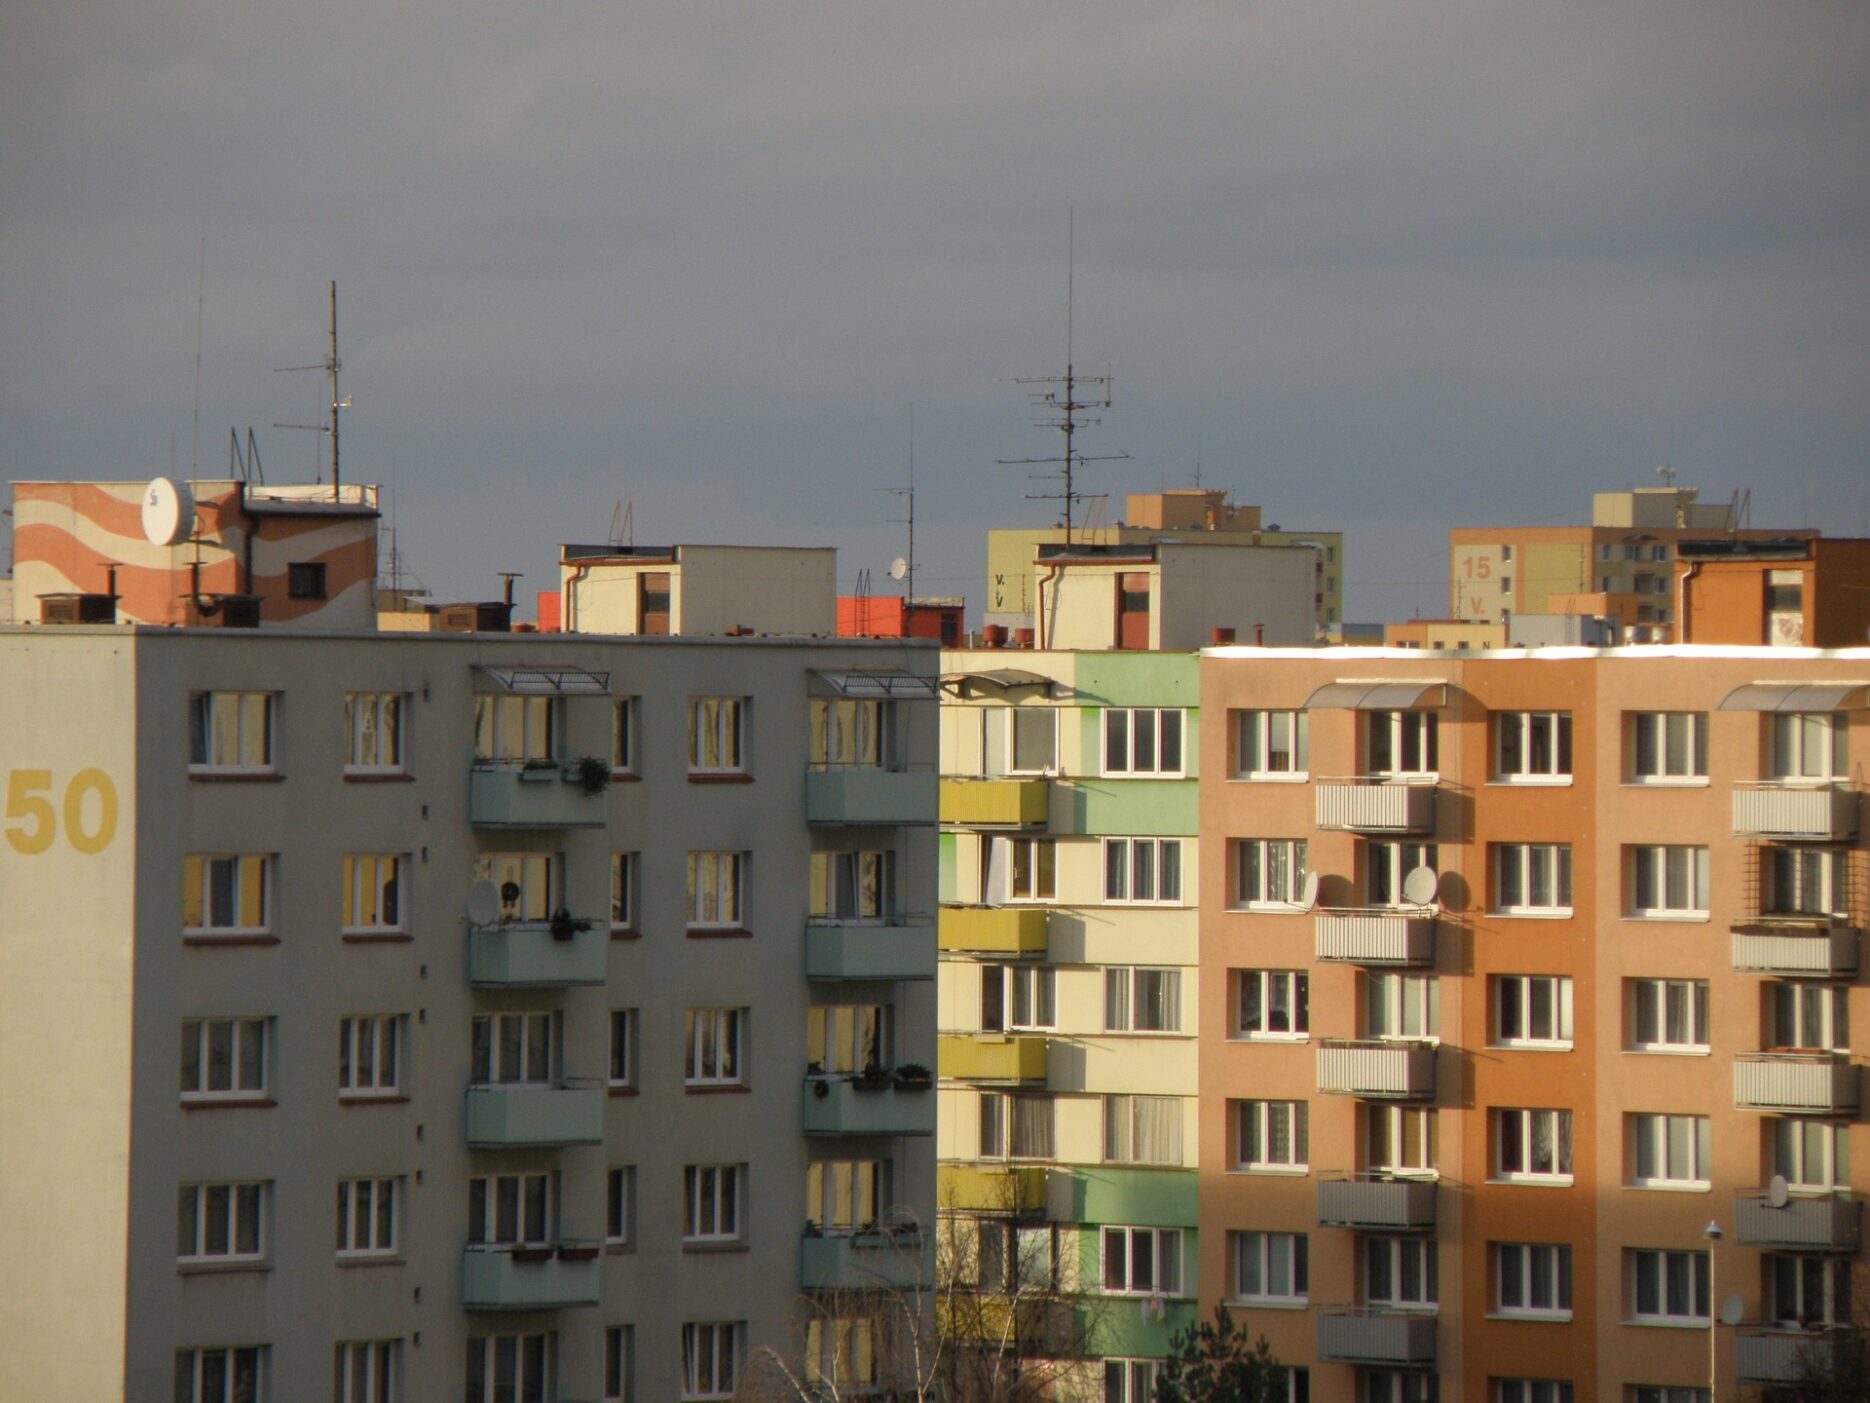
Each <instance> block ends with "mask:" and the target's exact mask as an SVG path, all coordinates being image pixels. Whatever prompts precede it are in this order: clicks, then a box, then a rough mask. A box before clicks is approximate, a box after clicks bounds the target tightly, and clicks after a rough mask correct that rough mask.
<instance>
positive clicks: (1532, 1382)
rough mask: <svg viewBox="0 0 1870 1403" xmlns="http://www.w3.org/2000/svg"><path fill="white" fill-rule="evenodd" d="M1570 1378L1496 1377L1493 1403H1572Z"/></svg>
mask: <svg viewBox="0 0 1870 1403" xmlns="http://www.w3.org/2000/svg"><path fill="white" fill-rule="evenodd" d="M1572 1398H1573V1393H1572V1387H1571V1380H1570V1379H1495V1380H1494V1384H1493V1403H1572Z"/></svg>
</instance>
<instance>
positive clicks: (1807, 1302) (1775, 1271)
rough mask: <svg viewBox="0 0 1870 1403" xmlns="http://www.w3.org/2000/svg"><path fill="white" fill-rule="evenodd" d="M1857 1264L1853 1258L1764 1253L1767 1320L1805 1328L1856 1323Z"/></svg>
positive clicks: (1763, 1272) (1784, 1325)
mask: <svg viewBox="0 0 1870 1403" xmlns="http://www.w3.org/2000/svg"><path fill="white" fill-rule="evenodd" d="M1855 1265H1856V1263H1855V1261H1854V1260H1853V1258H1852V1257H1844V1256H1822V1257H1821V1256H1813V1255H1809V1254H1806V1253H1802V1252H1800V1253H1794V1252H1767V1253H1765V1254H1764V1255H1763V1256H1762V1258H1761V1260H1760V1266H1761V1268H1762V1269H1763V1270H1762V1275H1763V1276H1764V1277H1765V1278H1766V1293H1765V1294H1766V1300H1765V1303H1764V1304H1765V1311H1764V1312H1763V1313H1764V1315H1765V1317H1766V1319H1767V1321H1768V1322H1770V1323H1771V1324H1773V1325H1776V1326H1779V1327H1781V1328H1785V1327H1787V1326H1791V1327H1793V1328H1796V1329H1802V1330H1809V1329H1811V1328H1812V1327H1814V1326H1821V1327H1823V1328H1825V1329H1828V1330H1835V1329H1838V1328H1840V1327H1844V1326H1849V1325H1851V1324H1853V1323H1854V1322H1853V1321H1852V1319H1851V1289H1850V1288H1851V1277H1852V1274H1853V1273H1852V1268H1853V1267H1854V1266H1855ZM1787 1297H1789V1298H1790V1299H1785V1298H1787Z"/></svg>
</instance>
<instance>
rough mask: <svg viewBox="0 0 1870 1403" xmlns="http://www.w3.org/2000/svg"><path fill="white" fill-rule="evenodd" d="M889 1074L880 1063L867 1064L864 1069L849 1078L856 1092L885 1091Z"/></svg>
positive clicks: (888, 1083) (888, 1081)
mask: <svg viewBox="0 0 1870 1403" xmlns="http://www.w3.org/2000/svg"><path fill="white" fill-rule="evenodd" d="M889 1085H890V1074H889V1073H888V1072H887V1071H886V1070H884V1068H883V1066H882V1065H881V1064H880V1063H876V1062H869V1063H866V1064H865V1065H864V1069H863V1070H862V1071H861V1072H859V1073H857V1074H856V1075H855V1076H854V1077H852V1078H851V1086H852V1087H853V1088H854V1089H855V1090H857V1091H887V1090H889Z"/></svg>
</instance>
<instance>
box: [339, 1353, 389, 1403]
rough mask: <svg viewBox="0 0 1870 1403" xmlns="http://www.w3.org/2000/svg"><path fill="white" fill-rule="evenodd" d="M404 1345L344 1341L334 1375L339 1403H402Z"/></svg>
mask: <svg viewBox="0 0 1870 1403" xmlns="http://www.w3.org/2000/svg"><path fill="white" fill-rule="evenodd" d="M402 1366H403V1342H402V1341H401V1340H340V1341H338V1346H337V1351H336V1358H335V1359H334V1361H333V1364H332V1375H333V1378H334V1379H335V1381H336V1397H337V1403H400V1400H401V1398H402V1396H403V1394H402V1373H403V1367H402Z"/></svg>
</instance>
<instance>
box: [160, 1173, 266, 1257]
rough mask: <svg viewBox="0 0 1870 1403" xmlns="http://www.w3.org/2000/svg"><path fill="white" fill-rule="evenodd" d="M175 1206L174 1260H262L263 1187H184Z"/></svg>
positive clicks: (189, 1185) (231, 1185) (225, 1185)
mask: <svg viewBox="0 0 1870 1403" xmlns="http://www.w3.org/2000/svg"><path fill="white" fill-rule="evenodd" d="M176 1206H177V1212H176V1227H175V1256H176V1260H177V1261H180V1262H203V1263H210V1262H211V1263H221V1262H227V1263H232V1262H257V1261H260V1260H262V1259H263V1258H264V1257H265V1255H266V1244H265V1236H264V1227H265V1223H264V1220H265V1206H266V1185H265V1184H263V1183H254V1184H184V1185H182V1187H181V1189H180V1190H179V1191H178V1193H177V1203H176Z"/></svg>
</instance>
